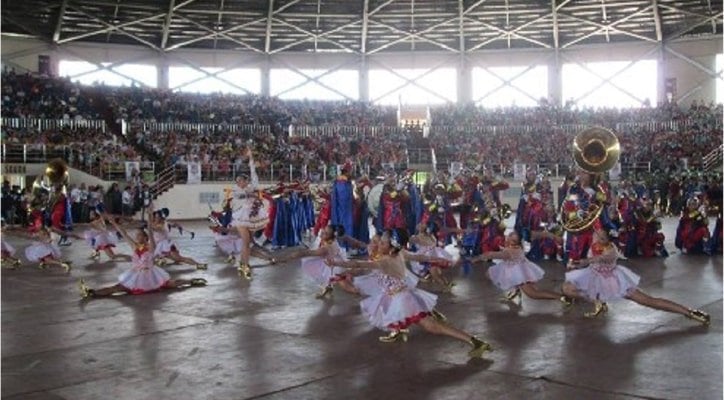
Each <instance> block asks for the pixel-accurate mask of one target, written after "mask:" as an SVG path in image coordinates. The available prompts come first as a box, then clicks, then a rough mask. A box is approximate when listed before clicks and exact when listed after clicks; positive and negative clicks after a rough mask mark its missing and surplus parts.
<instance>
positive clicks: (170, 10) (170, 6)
mask: <svg viewBox="0 0 724 400" xmlns="http://www.w3.org/2000/svg"><path fill="white" fill-rule="evenodd" d="M175 5H176V0H168V12H167V13H166V19H165V20H164V22H163V36H162V37H161V48H162V49H164V50H165V49H166V44H167V43H168V34H169V31H170V30H171V18H172V17H173V7H174V6H175Z"/></svg>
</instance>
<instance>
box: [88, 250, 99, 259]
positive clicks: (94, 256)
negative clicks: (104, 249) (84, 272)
mask: <svg viewBox="0 0 724 400" xmlns="http://www.w3.org/2000/svg"><path fill="white" fill-rule="evenodd" d="M88 258H90V259H91V260H94V261H98V260H100V259H101V252H100V251H94V252H93V253H91V255H90V257H88Z"/></svg>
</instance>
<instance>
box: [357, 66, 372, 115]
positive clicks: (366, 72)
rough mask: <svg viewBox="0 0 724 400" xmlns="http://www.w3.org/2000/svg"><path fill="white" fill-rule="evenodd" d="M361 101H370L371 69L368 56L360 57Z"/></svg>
mask: <svg viewBox="0 0 724 400" xmlns="http://www.w3.org/2000/svg"><path fill="white" fill-rule="evenodd" d="M358 83H359V101H361V102H365V103H367V102H369V101H370V68H369V63H368V62H367V55H365V54H362V55H360V61H359V82H358Z"/></svg>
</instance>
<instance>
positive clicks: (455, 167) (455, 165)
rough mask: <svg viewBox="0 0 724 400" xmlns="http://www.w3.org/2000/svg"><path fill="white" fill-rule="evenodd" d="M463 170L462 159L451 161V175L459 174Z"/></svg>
mask: <svg viewBox="0 0 724 400" xmlns="http://www.w3.org/2000/svg"><path fill="white" fill-rule="evenodd" d="M462 171H463V163H461V162H460V161H453V162H451V163H450V175H452V176H458V175H459V174H460V172H462Z"/></svg>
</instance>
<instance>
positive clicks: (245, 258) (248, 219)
mask: <svg viewBox="0 0 724 400" xmlns="http://www.w3.org/2000/svg"><path fill="white" fill-rule="evenodd" d="M243 155H244V157H249V175H245V174H242V175H240V176H239V177H237V178H236V187H234V192H233V198H232V203H231V204H232V210H233V212H232V217H231V218H232V222H231V226H233V227H235V228H236V229H237V230H238V231H239V236H240V237H241V241H242V243H243V247H242V249H241V257H240V258H239V274H240V275H242V276H244V278H246V279H251V266H250V265H249V257H250V255H251V238H252V235H253V234H254V232H256V231H258V230H261V229H264V228H265V227H266V225H267V224H268V223H269V204H268V202H267V201H266V200H265V199H264V198H262V197H261V195H260V194H259V193H258V191H259V189H260V187H259V176H257V174H256V165H254V157H253V156H252V154H251V148H248V147H247V148H246V149H245V150H244V153H243ZM271 261H272V262H274V261H275V260H274V259H271Z"/></svg>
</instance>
